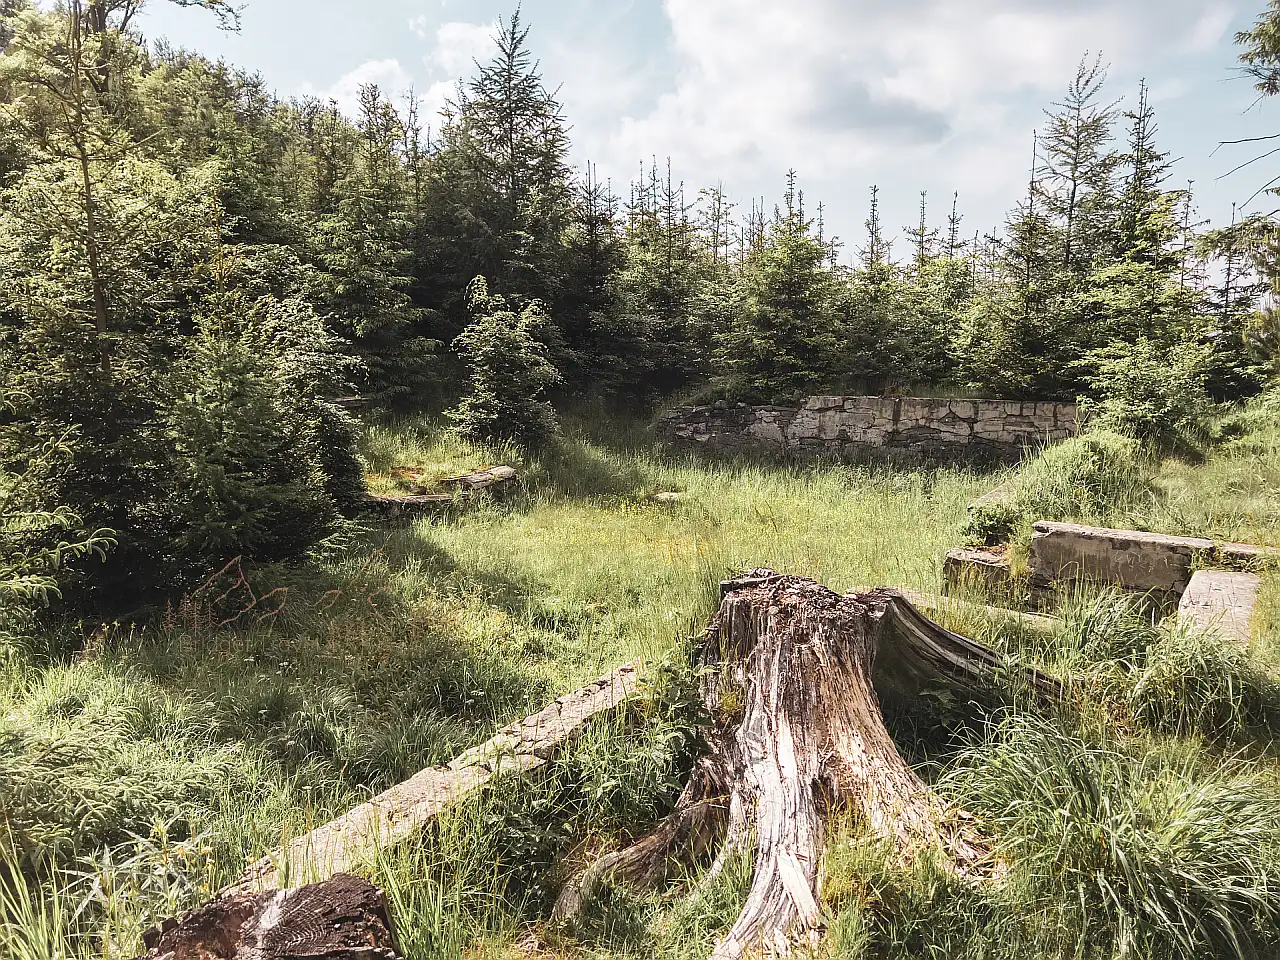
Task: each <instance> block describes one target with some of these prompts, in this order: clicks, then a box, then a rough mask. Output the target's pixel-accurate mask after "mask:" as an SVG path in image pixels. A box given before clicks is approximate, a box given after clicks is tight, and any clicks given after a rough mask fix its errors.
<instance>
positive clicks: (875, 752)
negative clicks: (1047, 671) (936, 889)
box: [556, 570, 1061, 960]
mask: <svg viewBox="0 0 1280 960" xmlns="http://www.w3.org/2000/svg"><path fill="white" fill-rule="evenodd" d="M721 591H722V599H721V604H720V610H719V612H718V613H717V614H716V616H715V618H714V619H713V620H712V621H711V624H710V625H709V626H708V628H707V632H706V635H705V638H704V642H703V647H702V653H701V660H702V666H703V667H704V668H705V669H704V672H703V677H704V679H703V681H702V697H703V700H704V703H705V705H706V707H707V709H708V711H709V713H710V715H711V716H713V717H715V718H717V722H716V725H715V727H714V728H713V729H711V730H710V731H708V736H707V741H708V750H707V752H706V754H705V755H704V756H703V757H702V758H701V760H700V761H699V763H698V765H697V767H696V768H695V771H694V775H693V777H692V778H691V780H690V781H689V784H688V786H687V787H686V788H685V790H684V793H683V794H682V795H681V797H680V800H679V802H678V803H677V806H676V810H675V812H673V813H672V814H671V815H670V816H669V817H668V818H667V819H666V820H665V821H664V822H663V823H661V824H660V825H659V826H658V827H657V829H656V830H654V831H653V832H652V833H650V834H649V835H648V836H646V837H644V838H643V839H641V840H640V841H638V842H637V843H635V844H633V845H632V846H630V847H627V848H625V849H623V850H620V851H617V852H615V853H611V854H609V855H607V856H606V857H604V858H602V859H601V860H599V861H597V862H596V863H595V864H593V865H592V866H591V867H590V868H589V869H588V870H587V871H586V873H585V874H584V875H583V876H582V877H581V879H580V880H578V881H577V882H576V883H574V884H571V885H570V886H568V887H566V889H565V890H564V891H563V893H562V895H561V898H560V901H559V903H558V904H557V910H556V912H557V915H558V916H560V917H561V918H565V917H570V916H572V915H574V914H575V913H576V912H577V910H578V909H579V908H580V906H581V903H582V901H583V899H584V898H585V897H588V896H590V895H592V893H594V892H595V891H596V890H598V889H599V887H600V886H601V885H604V884H608V883H613V882H625V883H631V884H650V885H652V884H655V883H658V882H660V881H661V880H662V879H663V878H664V877H665V875H666V871H667V866H668V864H669V862H670V861H671V860H673V859H675V858H677V857H679V858H686V859H687V858H688V857H690V856H693V855H697V854H702V853H707V852H709V851H710V850H711V849H713V848H714V847H715V844H716V842H717V841H720V847H719V852H718V854H717V856H716V860H715V863H714V864H713V865H712V868H711V870H712V874H713V875H714V874H715V873H716V872H718V871H719V869H720V867H721V865H722V864H723V863H724V862H725V860H726V859H727V858H728V857H729V856H730V855H732V854H735V853H738V852H745V853H750V852H751V850H752V848H754V859H755V866H754V874H753V880H752V886H751V890H750V893H749V894H748V896H747V899H746V903H745V904H744V906H743V908H742V912H741V914H740V915H739V916H738V919H737V922H736V923H734V925H733V928H732V929H731V930H730V931H729V933H728V934H727V935H726V936H725V938H724V939H723V940H722V941H721V942H720V943H719V944H718V945H717V946H716V948H715V949H714V951H713V952H712V957H713V958H715V960H736V958H738V957H740V956H742V955H743V954H744V953H747V952H749V951H753V950H756V949H759V948H763V949H765V950H768V951H776V952H780V953H781V952H786V951H788V950H789V949H790V947H791V946H792V945H793V944H794V943H796V942H797V941H804V940H809V939H814V938H816V936H817V934H818V932H819V911H818V895H819V890H818V887H819V867H820V862H821V855H822V850H823V847H824V841H825V832H826V826H827V822H828V820H829V818H830V816H831V815H832V814H833V813H836V812H837V811H847V812H850V813H852V814H853V815H854V816H855V818H857V819H858V820H859V821H860V822H862V823H863V824H865V825H866V826H867V827H869V828H870V829H871V830H873V831H874V832H876V833H878V834H880V835H881V836H884V837H886V838H888V839H889V840H891V841H892V843H893V846H894V848H895V849H896V850H897V852H898V855H899V856H901V857H903V858H908V857H910V856H912V855H913V854H915V853H916V852H918V851H921V850H925V849H939V850H941V851H942V853H943V854H944V856H945V858H946V860H947V862H949V863H950V864H951V866H952V868H953V869H954V870H955V871H956V872H957V873H958V874H960V875H962V876H966V877H974V878H979V877H984V876H990V875H992V874H993V873H995V872H996V871H997V870H998V865H997V864H996V863H995V862H994V860H993V858H992V857H991V856H990V854H989V852H988V850H987V849H986V847H985V846H984V844H983V842H982V839H981V838H980V837H979V836H978V835H977V833H976V831H975V830H974V828H973V826H972V822H971V819H970V818H969V817H968V816H967V815H965V814H964V813H963V812H962V811H958V810H954V809H949V808H948V807H947V805H946V804H945V803H944V802H943V801H942V800H941V799H940V798H939V797H938V796H937V795H936V794H934V792H933V791H932V790H931V789H930V788H929V787H928V786H927V785H926V784H925V783H924V782H923V781H922V780H921V779H920V778H919V777H918V776H917V775H916V773H915V771H914V770H912V769H911V767H910V766H908V764H907V763H906V761H905V760H903V758H902V756H901V754H900V753H899V752H898V748H897V746H896V745H895V744H894V742H893V739H892V737H891V736H890V734H889V731H888V730H887V728H886V727H885V723H884V718H883V715H882V713H881V702H882V700H883V701H891V700H892V701H898V702H902V701H907V700H910V699H911V698H913V697H914V696H915V695H916V694H917V693H919V691H920V690H921V689H922V688H923V687H924V686H926V685H929V684H934V683H939V682H941V683H947V684H950V685H953V686H955V687H957V688H959V689H960V690H962V691H970V692H972V691H976V689H977V688H978V687H980V686H982V685H984V684H986V683H988V682H989V681H991V680H992V679H994V677H995V675H996V673H997V671H1003V670H1005V669H1006V668H1007V664H1006V663H1005V661H1004V660H1003V658H1001V657H1000V656H999V655H998V654H996V653H994V652H993V651H991V650H989V649H987V648H985V647H982V646H980V645H978V644H976V643H973V642H972V641H970V640H967V639H966V638H964V637H961V636H959V635H957V634H954V633H951V632H950V631H947V630H945V629H943V628H942V627H940V626H939V625H938V624H936V623H934V622H933V621H931V620H929V619H927V618H926V617H924V616H923V615H921V614H920V613H919V612H918V611H917V610H916V609H915V608H914V607H913V606H912V605H911V603H910V602H909V601H908V600H907V599H906V598H905V597H904V596H903V595H902V594H901V593H898V592H897V591H894V590H889V589H885V588H881V589H877V590H873V591H870V592H868V593H862V594H849V595H846V596H840V595H838V594H836V593H833V592H832V591H830V590H828V589H826V588H825V587H823V586H821V585H819V584H817V583H815V582H813V581H812V580H806V579H801V578H797V577H783V576H778V575H776V574H774V573H773V572H772V571H770V570H752V571H749V572H748V573H746V574H744V575H743V576H742V577H740V578H738V579H736V580H731V581H728V582H726V583H724V584H722V585H721ZM1020 672H1021V673H1022V674H1023V676H1024V678H1025V681H1026V683H1027V684H1028V685H1029V687H1030V688H1031V690H1032V691H1034V692H1035V693H1036V694H1037V695H1038V696H1041V697H1046V698H1056V697H1059V696H1060V695H1061V687H1060V685H1059V684H1058V683H1057V681H1055V680H1053V679H1051V678H1049V677H1046V676H1044V675H1042V674H1039V673H1037V672H1035V671H1032V670H1022V671H1020Z"/></svg>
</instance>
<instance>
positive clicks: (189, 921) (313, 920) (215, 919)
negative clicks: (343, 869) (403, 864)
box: [139, 873, 400, 960]
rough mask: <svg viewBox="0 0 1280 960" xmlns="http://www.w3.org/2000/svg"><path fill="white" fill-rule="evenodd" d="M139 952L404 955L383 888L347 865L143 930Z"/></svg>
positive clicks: (269, 957) (325, 957) (156, 956)
mask: <svg viewBox="0 0 1280 960" xmlns="http://www.w3.org/2000/svg"><path fill="white" fill-rule="evenodd" d="M142 939H143V943H144V944H145V945H146V947H147V952H146V953H145V954H144V955H143V956H142V957H141V958H139V960H301V958H306V960H399V957H400V949H399V947H398V946H397V944H396V938H395V933H394V931H393V929H392V925H391V917H390V915H389V914H388V913H387V904H386V900H385V898H384V897H383V895H382V892H381V891H380V890H378V888H377V887H375V886H373V885H372V884H370V883H369V882H367V881H365V880H361V879H359V878H358V877H353V876H351V875H350V874H345V873H340V874H338V875H337V876H335V877H333V878H332V879H330V880H326V881H325V882H324V883H313V884H310V885H309V886H305V887H298V888H297V889H294V890H272V891H269V892H267V893H240V894H235V895H233V896H224V897H220V898H219V899H217V900H214V901H213V902H212V903H207V904H205V905H204V906H202V907H199V908H197V909H195V910H192V911H191V912H190V913H188V914H187V915H186V916H184V917H181V918H180V919H177V920H166V921H165V922H164V923H163V924H162V925H161V926H159V927H157V928H156V929H154V930H150V931H148V932H147V933H145V934H144V935H143V938H142Z"/></svg>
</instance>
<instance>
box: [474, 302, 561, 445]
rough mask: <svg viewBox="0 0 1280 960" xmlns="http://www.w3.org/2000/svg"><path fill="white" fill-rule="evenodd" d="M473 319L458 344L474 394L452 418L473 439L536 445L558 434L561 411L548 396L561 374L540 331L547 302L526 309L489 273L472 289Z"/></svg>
mask: <svg viewBox="0 0 1280 960" xmlns="http://www.w3.org/2000/svg"><path fill="white" fill-rule="evenodd" d="M467 304H468V307H469V308H470V311H471V316H472V320H471V323H470V324H469V325H468V326H467V328H466V329H465V330H463V331H462V333H461V334H459V335H458V338H457V339H456V340H454V342H453V349H454V352H455V353H457V355H458V356H459V357H460V358H461V359H462V361H463V362H464V363H465V364H466V366H467V371H468V392H467V394H466V395H465V396H464V397H463V398H462V400H461V401H460V402H459V403H458V405H457V406H456V407H454V408H453V409H452V410H450V411H449V416H450V417H451V418H452V419H453V421H454V423H455V424H456V425H457V430H458V432H459V433H460V434H461V435H462V436H464V437H466V438H467V439H470V440H477V441H499V442H501V441H509V442H511V443H515V444H517V445H518V446H521V447H526V448H527V447H536V446H539V445H541V444H544V443H546V442H547V441H548V440H550V439H551V437H552V436H554V435H555V434H556V432H557V431H558V429H559V424H558V422H557V419H556V413H555V410H554V409H553V408H552V406H551V404H550V403H549V402H548V401H547V400H546V399H545V393H546V391H547V389H548V388H549V387H552V386H554V385H555V384H557V383H559V382H560V374H559V372H558V371H557V370H556V368H555V367H554V366H553V365H552V363H551V361H550V359H549V358H548V355H547V348H546V346H545V345H544V344H543V343H542V342H541V341H540V340H539V339H538V334H539V333H540V331H541V330H542V329H544V328H545V327H546V325H547V322H548V321H547V318H546V315H545V313H544V311H543V307H542V304H541V303H539V302H538V301H536V300H534V301H530V302H528V303H526V304H525V305H524V306H523V307H517V305H516V304H515V303H514V302H513V301H512V299H511V298H509V297H504V296H501V295H498V294H492V293H490V292H489V283H488V281H487V280H486V279H485V278H484V277H476V278H475V280H473V281H472V282H471V284H470V286H468V288H467Z"/></svg>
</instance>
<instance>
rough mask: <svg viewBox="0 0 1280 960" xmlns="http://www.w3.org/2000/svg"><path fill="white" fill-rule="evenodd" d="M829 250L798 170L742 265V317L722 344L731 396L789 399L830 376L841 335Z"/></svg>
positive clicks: (722, 359)
mask: <svg viewBox="0 0 1280 960" xmlns="http://www.w3.org/2000/svg"><path fill="white" fill-rule="evenodd" d="M828 256H829V251H828V249H827V247H826V245H825V244H824V243H823V242H822V240H821V239H820V238H819V237H818V236H817V235H816V233H815V232H814V230H813V221H812V220H811V219H809V218H807V217H806V216H805V212H804V195H803V193H801V192H799V191H798V190H797V189H796V185H795V173H794V171H793V172H792V173H791V175H790V179H789V182H788V187H787V195H786V209H785V212H783V211H780V212H778V213H776V214H775V216H774V220H773V222H772V223H771V224H770V225H769V227H768V230H767V232H766V233H765V236H764V237H763V238H762V240H761V243H760V246H759V247H758V248H757V249H756V250H754V251H753V252H752V255H751V256H750V257H749V258H748V260H747V261H746V263H745V264H744V268H743V277H742V280H741V282H742V284H743V289H744V292H745V305H744V310H743V312H742V316H741V318H740V320H739V322H738V323H737V324H735V326H734V327H732V328H731V329H730V330H729V331H728V332H727V333H726V335H725V337H724V339H723V341H722V343H721V344H720V346H719V354H720V358H721V364H722V365H723V366H724V367H725V368H726V369H727V370H729V371H730V372H729V374H728V377H727V380H726V386H727V390H728V392H729V393H730V394H731V395H732V396H735V397H740V398H750V399H757V400H766V401H775V400H792V399H795V398H796V397H799V396H801V395H803V394H804V393H805V392H806V391H811V390H813V389H815V388H816V387H817V386H818V385H820V384H822V383H824V382H829V381H830V379H831V377H832V375H833V374H834V372H835V369H836V351H837V345H838V340H837V336H836V330H835V324H834V316H833V310H832V307H833V301H832V292H833V275H832V273H831V272H830V270H829V269H828V266H827V259H828Z"/></svg>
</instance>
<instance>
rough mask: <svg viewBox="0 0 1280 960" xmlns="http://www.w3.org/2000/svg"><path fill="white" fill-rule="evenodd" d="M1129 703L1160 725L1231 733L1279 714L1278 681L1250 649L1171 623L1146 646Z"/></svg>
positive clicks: (1146, 720) (1182, 730)
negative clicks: (1173, 625) (1253, 655)
mask: <svg viewBox="0 0 1280 960" xmlns="http://www.w3.org/2000/svg"><path fill="white" fill-rule="evenodd" d="M1129 703H1130V707H1131V709H1132V710H1133V712H1134V715H1135V716H1136V717H1137V718H1138V719H1140V720H1142V721H1143V722H1144V723H1146V724H1148V725H1149V726H1152V727H1154V728H1156V729H1159V730H1165V731H1168V732H1171V733H1183V734H1185V733H1190V732H1202V733H1208V734H1217V735H1230V734H1234V733H1237V732H1238V731H1240V730H1241V729H1242V728H1245V727H1250V726H1254V727H1257V726H1262V725H1264V724H1267V723H1268V722H1271V721H1273V720H1274V719H1275V718H1277V717H1280V685H1278V684H1277V683H1276V680H1275V679H1274V678H1273V677H1272V676H1271V675H1270V674H1269V673H1268V672H1267V670H1265V669H1264V668H1263V667H1261V666H1260V665H1259V664H1257V663H1256V662H1255V661H1254V660H1253V658H1252V657H1250V656H1249V653H1248V651H1246V650H1244V649H1242V648H1240V647H1237V646H1233V645H1231V644H1230V643H1227V642H1225V641H1223V639H1222V638H1221V637H1219V636H1218V635H1217V634H1214V633H1204V632H1198V631H1190V630H1186V629H1181V628H1176V627H1175V628H1172V629H1168V630H1166V631H1165V632H1164V634H1163V635H1162V636H1161V637H1160V639H1159V640H1158V641H1157V642H1156V643H1154V644H1152V645H1151V646H1150V647H1149V648H1148V649H1147V651H1146V655H1145V657H1144V662H1143V664H1142V666H1141V670H1140V672H1139V673H1138V676H1137V679H1136V681H1135V682H1134V684H1133V687H1132V689H1131V691H1130V693H1129Z"/></svg>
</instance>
